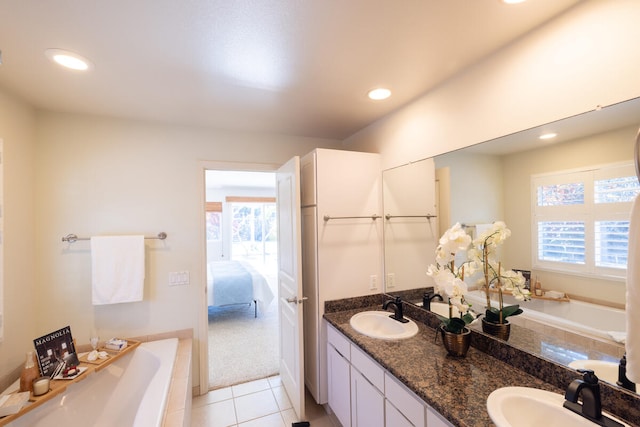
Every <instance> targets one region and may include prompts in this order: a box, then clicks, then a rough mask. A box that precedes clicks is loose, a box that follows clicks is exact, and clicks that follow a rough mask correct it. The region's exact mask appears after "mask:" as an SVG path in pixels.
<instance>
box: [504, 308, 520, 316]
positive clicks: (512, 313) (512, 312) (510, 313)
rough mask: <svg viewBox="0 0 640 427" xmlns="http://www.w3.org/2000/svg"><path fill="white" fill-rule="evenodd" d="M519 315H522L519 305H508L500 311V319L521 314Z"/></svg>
mask: <svg viewBox="0 0 640 427" xmlns="http://www.w3.org/2000/svg"><path fill="white" fill-rule="evenodd" d="M521 313H522V309H521V308H520V306H519V305H509V306H507V307H504V308H503V309H502V317H507V316H517V315H518V314H521Z"/></svg>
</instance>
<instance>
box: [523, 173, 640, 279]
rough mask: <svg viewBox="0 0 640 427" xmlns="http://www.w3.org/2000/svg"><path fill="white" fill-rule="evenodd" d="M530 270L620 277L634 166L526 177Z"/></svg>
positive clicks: (623, 268) (624, 265) (634, 181)
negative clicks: (531, 227)
mask: <svg viewBox="0 0 640 427" xmlns="http://www.w3.org/2000/svg"><path fill="white" fill-rule="evenodd" d="M531 182H532V187H533V189H534V191H533V194H532V196H533V198H534V200H533V203H532V205H533V212H532V215H533V217H534V218H535V222H534V227H535V229H536V232H534V238H533V240H532V244H533V247H532V253H533V254H534V260H533V264H534V268H542V269H544V268H549V269H560V268H561V269H563V270H567V269H569V270H570V271H573V272H576V273H580V274H589V275H594V276H609V277H611V276H613V277H621V278H622V277H624V276H625V274H626V268H627V247H628V242H629V237H628V236H629V215H630V212H631V204H632V202H633V199H634V198H635V196H636V195H637V194H638V192H640V184H639V183H638V179H637V177H636V175H635V169H634V165H633V164H631V163H629V164H622V165H621V164H616V165H606V166H598V167H593V168H585V169H584V170H580V171H575V170H573V171H569V172H556V173H550V174H544V175H534V176H532V177H531Z"/></svg>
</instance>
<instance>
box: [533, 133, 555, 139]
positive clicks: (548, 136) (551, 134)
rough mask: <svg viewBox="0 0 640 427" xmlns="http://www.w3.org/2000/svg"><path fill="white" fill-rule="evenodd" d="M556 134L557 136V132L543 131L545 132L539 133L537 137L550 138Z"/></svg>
mask: <svg viewBox="0 0 640 427" xmlns="http://www.w3.org/2000/svg"><path fill="white" fill-rule="evenodd" d="M556 136H558V134H557V133H553V132H549V133H545V134H542V135H540V136H539V137H538V138H539V139H552V138H555V137H556Z"/></svg>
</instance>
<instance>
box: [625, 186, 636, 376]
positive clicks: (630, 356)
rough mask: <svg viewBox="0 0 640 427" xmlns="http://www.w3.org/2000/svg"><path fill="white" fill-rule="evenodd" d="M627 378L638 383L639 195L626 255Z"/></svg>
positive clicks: (631, 220) (633, 213) (633, 212)
mask: <svg viewBox="0 0 640 427" xmlns="http://www.w3.org/2000/svg"><path fill="white" fill-rule="evenodd" d="M626 311H627V316H626V318H627V340H626V343H625V348H626V350H627V378H629V379H630V380H631V381H633V382H634V383H640V195H638V196H636V198H635V200H634V201H633V207H632V208H631V219H630V223H629V253H628V256H627V307H626Z"/></svg>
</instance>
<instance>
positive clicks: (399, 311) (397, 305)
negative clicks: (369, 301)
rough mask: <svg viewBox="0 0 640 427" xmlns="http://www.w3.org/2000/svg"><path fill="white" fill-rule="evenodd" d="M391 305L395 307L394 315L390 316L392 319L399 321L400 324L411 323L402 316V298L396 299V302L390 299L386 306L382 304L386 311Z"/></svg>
mask: <svg viewBox="0 0 640 427" xmlns="http://www.w3.org/2000/svg"><path fill="white" fill-rule="evenodd" d="M390 305H393V306H394V313H393V314H392V315H390V316H389V317H391V318H392V319H394V320H397V321H398V322H400V323H408V322H409V321H408V320H407V319H405V318H404V316H403V315H402V300H401V299H400V297H396V299H394V300H393V299H390V300H388V301H386V302H385V303H384V304H382V309H383V310H386V309H387V307H389V306H390Z"/></svg>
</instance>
